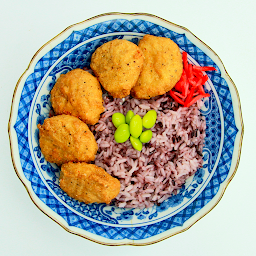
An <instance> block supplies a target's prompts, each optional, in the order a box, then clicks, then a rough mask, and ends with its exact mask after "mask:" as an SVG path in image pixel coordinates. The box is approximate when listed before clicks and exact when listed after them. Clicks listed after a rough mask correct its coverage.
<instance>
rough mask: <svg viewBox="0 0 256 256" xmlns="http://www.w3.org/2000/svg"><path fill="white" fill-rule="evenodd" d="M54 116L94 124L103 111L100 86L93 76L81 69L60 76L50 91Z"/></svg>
mask: <svg viewBox="0 0 256 256" xmlns="http://www.w3.org/2000/svg"><path fill="white" fill-rule="evenodd" d="M51 103H52V107H53V109H54V112H55V114H57V115H61V114H68V115H72V116H76V117H78V118H80V119H81V120H82V121H84V122H85V123H87V124H91V125H93V124H96V123H97V122H98V120H99V118H100V114H101V113H102V112H103V111H104V107H103V99H102V90H101V86H100V84H99V82H98V80H97V78H95V77H94V76H93V75H91V74H90V73H89V72H88V71H85V70H83V69H79V68H77V69H74V70H71V71H69V72H68V73H67V74H62V75H60V77H59V78H58V80H57V82H56V83H55V85H54V87H53V89H52V90H51Z"/></svg>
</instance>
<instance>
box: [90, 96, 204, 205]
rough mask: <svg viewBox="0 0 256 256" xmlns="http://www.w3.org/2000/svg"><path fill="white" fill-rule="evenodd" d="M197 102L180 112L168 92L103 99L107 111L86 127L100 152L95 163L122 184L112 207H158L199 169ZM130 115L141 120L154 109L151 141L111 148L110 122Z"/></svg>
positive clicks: (200, 147) (201, 133)
mask: <svg viewBox="0 0 256 256" xmlns="http://www.w3.org/2000/svg"><path fill="white" fill-rule="evenodd" d="M202 104H203V102H202V101H200V100H199V101H198V102H196V103H195V104H193V105H192V106H190V107H182V106H181V105H179V104H178V103H177V102H175V101H174V100H173V99H172V98H171V96H170V95H169V93H166V94H164V95H162V96H157V97H154V98H152V99H149V100H145V99H141V100H138V99H135V98H131V97H129V96H128V97H126V98H125V101H123V100H122V99H113V98H112V97H110V96H107V95H106V96H105V97H104V106H105V108H106V112H105V113H103V114H102V116H101V118H100V120H99V122H98V123H97V124H96V125H95V126H92V127H91V130H92V132H93V133H94V134H95V138H96V141H97V144H98V147H99V150H98V152H99V153H98V154H97V155H96V157H95V164H96V165H97V166H100V167H102V168H104V169H105V170H106V171H107V172H108V173H109V174H110V175H112V176H114V177H116V178H118V179H119V180H120V183H121V189H120V193H119V194H118V195H117V197H116V198H115V199H114V200H113V203H114V204H115V205H116V206H117V207H120V208H122V207H125V208H137V207H138V208H146V207H151V206H153V205H154V204H156V205H159V204H161V203H162V202H163V201H164V200H165V199H167V198H169V197H171V196H172V195H173V194H176V193H177V192H178V190H179V189H180V188H181V187H182V185H183V184H184V183H185V181H186V179H187V178H188V177H189V176H191V175H193V174H194V173H195V172H196V171H197V169H199V168H201V167H202V164H203V154H202V150H203V146H204V138H205V129H206V122H205V119H204V117H203V116H202V115H201V112H200V109H201V107H202ZM129 110H132V111H133V112H134V114H135V115H139V116H140V117H143V116H145V115H146V113H147V112H148V111H149V110H155V111H156V113H157V119H156V123H155V124H154V126H153V127H152V128H151V131H152V138H151V140H150V141H149V142H148V143H146V144H143V146H142V149H141V151H139V150H136V149H134V148H133V146H132V145H131V142H130V141H129V140H127V141H126V142H124V143H116V142H115V139H114V133H115V130H116V127H115V126H114V125H113V123H112V120H111V117H112V115H113V113H116V112H120V113H122V114H124V115H125V113H128V111H129Z"/></svg>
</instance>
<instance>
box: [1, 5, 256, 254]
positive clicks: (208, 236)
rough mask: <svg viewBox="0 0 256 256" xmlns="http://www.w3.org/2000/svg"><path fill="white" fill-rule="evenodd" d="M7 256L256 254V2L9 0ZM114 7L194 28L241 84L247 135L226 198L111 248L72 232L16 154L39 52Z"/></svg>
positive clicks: (4, 173)
mask: <svg viewBox="0 0 256 256" xmlns="http://www.w3.org/2000/svg"><path fill="white" fill-rule="evenodd" d="M0 3H1V8H0V14H1V15H0V31H1V34H0V36H1V40H0V44H1V47H0V65H1V66H0V90H1V93H0V97H1V101H0V102H1V109H0V116H1V133H0V134H1V136H0V138H1V141H0V145H1V147H0V149H1V152H0V160H1V161H0V255H3V256H5V255H19V256H23V255H26V256H30V255H39V256H40V255H54V256H55V255H62V256H65V255H104V256H108V255H112V256H115V255H163V254H168V255H182V256H183V255H190V256H192V255H197V256H198V255H199V256H200V255H206V256H210V255H235V256H236V255H256V246H255V244H256V234H255V231H256V220H255V218H256V192H255V191H256V188H255V187H256V186H255V181H256V168H255V163H254V159H255V157H256V156H255V150H254V145H256V139H255V137H256V135H255V126H256V122H255V119H256V118H255V117H256V114H255V109H256V96H255V95H256V89H255V87H256V83H255V73H256V72H255V66H256V65H255V58H256V50H255V49H256V32H255V26H256V18H255V17H256V15H255V11H256V1H254V0H243V1H239V0H214V1H207V0H191V1H185V0H175V1H174V0H166V1H164V0H157V1H150V0H147V1H145V0H141V1H140V0H129V1H122V0H119V1H113V0H105V1H102V0H100V1H97V0H93V1H87V0H69V1H67V0H62V1H57V0H44V1H32V0H31V1H28V0H23V1H19V0H13V1H5V0H1V1H0ZM106 12H126V13H134V12H144V13H151V14H154V15H157V16H159V17H161V18H164V19H166V20H169V21H171V22H173V23H176V24H178V25H181V26H184V27H186V28H188V29H189V30H190V31H191V32H192V33H194V34H195V35H196V36H197V37H198V38H200V39H201V40H202V41H203V42H205V43H206V44H207V45H209V46H210V47H211V48H212V49H213V50H214V51H215V52H216V53H217V54H218V56H219V57H220V58H221V60H222V61H223V63H224V66H225V67H226V70H227V72H228V73H229V75H230V77H231V78H232V79H233V81H234V83H235V84H236V87H237V89H238V92H239V95H240V100H241V104H242V114H243V120H244V124H245V134H244V139H243V146H242V155H241V160H240V164H239V168H238V171H237V173H236V175H235V177H234V179H233V180H232V181H231V183H230V185H229V186H228V188H227V190H226V192H225V194H224V196H223V198H222V200H221V201H220V203H219V204H218V205H217V206H216V207H215V208H214V209H213V210H212V211H211V212H210V213H208V214H207V215H206V216H205V217H203V218H202V219H201V220H200V221H198V222H197V223H196V224H195V225H194V226H192V227H191V228H190V229H189V230H187V231H185V232H183V233H181V234H178V235H175V236H173V237H171V238H169V239H167V240H164V241H162V242H160V243H157V244H154V245H150V246H142V247H134V246H121V247H120V246H119V247H109V246H103V245H99V244H96V243H94V242H91V241H88V240H86V239H84V238H81V237H79V236H76V235H72V234H70V233H68V232H66V231H65V230H64V229H63V228H62V227H60V226H59V225H58V224H56V223H55V222H54V221H52V220H51V219H50V218H48V217H47V216H46V215H45V214H43V213H42V212H41V211H40V210H39V209H38V208H37V207H36V206H35V205H34V203H33V202H32V201H31V199H30V198H29V196H28V193H27V191H26V189H25V187H24V186H23V184H22V183H21V182H20V180H19V178H18V177H17V175H16V173H15V171H14V168H13V165H12V160H11V156H10V146H9V138H8V131H7V126H8V119H9V114H10V107H11V102H12V95H13V91H14V88H15V85H16V83H17V81H18V79H19V77H20V76H21V75H22V73H23V72H24V71H25V69H26V68H27V66H28V64H29V62H30V60H31V58H32V57H33V55H34V54H35V53H36V51H37V50H38V49H39V48H40V47H41V46H42V45H43V44H45V43H46V42H48V41H49V40H50V39H52V38H53V37H54V36H56V35H57V34H59V33H60V32H61V31H62V30H64V29H65V28H66V27H68V26H69V25H72V24H74V23H77V22H81V21H83V20H86V19H88V18H90V17H93V16H95V15H98V14H102V13H106Z"/></svg>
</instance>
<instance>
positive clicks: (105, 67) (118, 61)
mask: <svg viewBox="0 0 256 256" xmlns="http://www.w3.org/2000/svg"><path fill="white" fill-rule="evenodd" d="M143 61H144V57H143V54H142V51H141V50H140V48H139V47H138V46H137V45H136V44H134V43H132V42H130V41H127V40H123V39H115V40H112V41H109V42H107V43H105V44H103V45H101V46H100V47H99V48H97V49H96V51H95V52H94V53H93V55H92V58H91V69H92V70H93V72H94V74H95V75H96V76H97V77H98V79H99V81H100V83H101V85H102V86H103V87H104V89H105V90H107V91H108V92H109V94H110V95H112V96H113V97H114V98H124V97H126V96H127V95H129V94H130V91H131V88H132V87H133V86H134V85H135V83H136V82H137V79H138V77H139V74H140V72H141V69H142V65H143Z"/></svg>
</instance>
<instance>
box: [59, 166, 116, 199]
mask: <svg viewBox="0 0 256 256" xmlns="http://www.w3.org/2000/svg"><path fill="white" fill-rule="evenodd" d="M60 187H61V189H62V190H64V191H65V192H66V193H67V194H68V195H69V196H70V197H72V198H74V199H76V200H79V201H81V202H84V203H86V204H90V203H106V204H109V203H110V202H111V200H112V199H114V198H115V197H116V196H117V195H118V194H119V192H120V181H119V180H118V179H116V178H114V177H112V176H111V175H109V174H108V173H107V172H106V171H105V170H104V169H102V168H101V167H98V166H96V165H94V164H87V163H71V162H69V163H66V164H63V165H62V166H61V173H60Z"/></svg>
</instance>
